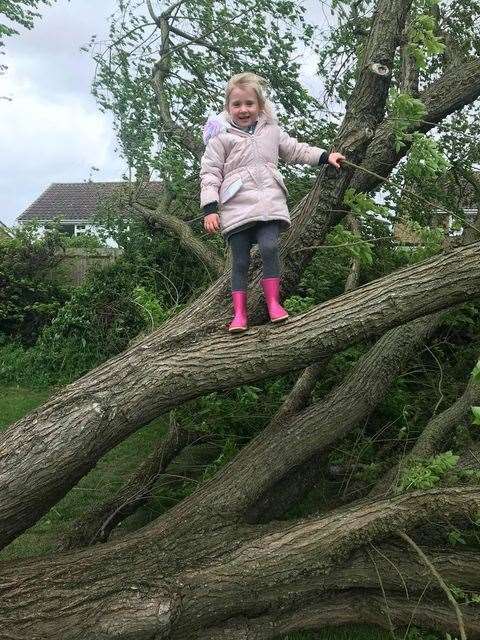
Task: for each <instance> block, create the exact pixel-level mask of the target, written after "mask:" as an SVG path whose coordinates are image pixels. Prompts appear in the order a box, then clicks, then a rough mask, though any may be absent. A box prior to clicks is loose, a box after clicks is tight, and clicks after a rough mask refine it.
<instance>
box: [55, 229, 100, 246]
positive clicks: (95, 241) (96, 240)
mask: <svg viewBox="0 0 480 640" xmlns="http://www.w3.org/2000/svg"><path fill="white" fill-rule="evenodd" d="M64 243H65V246H66V247H71V248H79V249H100V248H101V247H104V246H105V244H104V242H102V240H101V238H100V237H98V236H96V235H95V234H93V233H91V232H89V231H87V232H85V233H81V234H79V235H78V236H66V237H65V241H64Z"/></svg>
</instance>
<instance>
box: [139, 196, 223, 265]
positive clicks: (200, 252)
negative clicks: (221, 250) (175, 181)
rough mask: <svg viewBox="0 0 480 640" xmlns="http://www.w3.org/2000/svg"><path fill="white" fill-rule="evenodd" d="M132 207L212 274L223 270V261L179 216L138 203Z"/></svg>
mask: <svg viewBox="0 0 480 640" xmlns="http://www.w3.org/2000/svg"><path fill="white" fill-rule="evenodd" d="M133 207H134V209H135V210H136V211H137V212H138V213H139V214H140V215H141V216H142V217H143V218H144V219H145V220H147V221H148V222H150V223H153V224H154V225H155V226H156V227H157V228H160V229H165V230H166V231H167V232H168V233H170V234H171V235H172V236H173V237H174V238H176V239H177V240H178V241H179V243H180V245H181V246H182V247H183V248H184V249H186V250H187V251H188V252H190V253H191V254H193V255H194V256H195V257H196V258H198V260H199V261H200V262H201V263H202V264H204V265H205V266H206V267H207V268H208V270H209V271H210V272H211V273H212V275H214V276H216V277H218V276H219V275H220V274H221V273H222V272H223V270H224V262H223V260H222V258H221V256H219V255H218V254H217V253H216V252H215V251H213V250H212V249H210V247H209V246H208V245H207V244H206V243H205V242H202V241H201V240H200V239H199V238H197V236H196V235H195V234H194V233H193V231H192V229H191V227H190V226H189V225H188V224H186V223H185V222H184V221H183V220H180V218H177V217H175V216H172V215H170V214H168V213H165V212H163V211H161V210H160V209H156V210H155V211H153V210H152V209H148V208H147V207H144V206H143V205H141V204H140V203H138V202H137V203H134V205H133Z"/></svg>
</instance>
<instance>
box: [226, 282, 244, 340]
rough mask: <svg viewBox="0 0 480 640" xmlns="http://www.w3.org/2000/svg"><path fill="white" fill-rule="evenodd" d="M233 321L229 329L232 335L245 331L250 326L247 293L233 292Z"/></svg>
mask: <svg viewBox="0 0 480 640" xmlns="http://www.w3.org/2000/svg"><path fill="white" fill-rule="evenodd" d="M232 301H233V320H232V322H231V323H230V326H229V327H228V330H229V331H230V332H231V333H239V332H240V331H245V330H246V329H247V326H248V318H247V292H246V291H232Z"/></svg>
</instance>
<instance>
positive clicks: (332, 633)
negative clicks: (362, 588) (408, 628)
mask: <svg viewBox="0 0 480 640" xmlns="http://www.w3.org/2000/svg"><path fill="white" fill-rule="evenodd" d="M399 637H400V638H403V636H399ZM391 638H392V636H391V635H390V633H389V632H387V631H383V630H381V629H376V628H374V627H369V626H365V625H352V626H348V627H340V628H339V627H325V629H322V631H320V632H317V633H291V634H290V635H288V636H286V637H285V639H284V640H391Z"/></svg>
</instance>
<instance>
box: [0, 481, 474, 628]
mask: <svg viewBox="0 0 480 640" xmlns="http://www.w3.org/2000/svg"><path fill="white" fill-rule="evenodd" d="M479 507H480V491H479V490H478V487H475V488H462V489H458V488H450V489H443V490H432V491H425V492H420V491H418V492H414V493H409V494H406V495H403V496H399V497H397V498H393V499H388V500H377V501H374V502H368V503H366V504H362V505H360V506H358V507H347V508H341V509H338V510H336V511H334V512H332V513H329V514H328V515H326V516H324V517H320V518H318V517H317V518H311V519H306V520H302V521H298V522H296V523H293V524H292V523H283V524H279V523H275V524H274V525H272V526H270V527H269V528H265V527H263V528H262V527H250V528H249V529H243V530H239V529H238V528H237V529H235V530H231V531H230V533H228V530H227V529H223V530H222V531H221V533H220V535H219V532H218V531H216V530H215V529H214V530H212V531H211V535H210V536H207V535H205V533H206V532H205V531H198V530H196V529H195V527H196V524H195V522H186V521H183V520H182V518H183V516H182V514H181V513H177V514H174V513H173V514H171V517H170V521H169V522H168V523H165V522H164V528H163V530H162V529H159V528H158V527H153V528H151V529H150V531H149V532H148V531H147V532H143V534H141V535H139V534H136V535H135V536H131V537H130V538H128V539H126V540H123V541H121V542H120V543H116V544H107V545H104V546H102V547H101V548H96V550H95V552H94V553H92V551H91V550H88V549H87V550H82V551H79V552H76V553H70V554H66V555H63V556H58V557H56V558H48V559H40V560H27V561H21V562H18V563H8V564H7V563H5V564H4V565H3V566H2V578H1V582H0V594H1V596H2V598H1V601H0V619H1V621H2V623H3V624H2V631H3V632H4V633H5V634H6V635H5V637H6V638H8V639H9V640H14V639H15V640H19V639H20V638H22V639H23V638H25V637H35V638H36V640H43V639H45V640H46V639H47V638H49V640H57V639H58V640H60V638H61V639H62V640H72V639H80V638H82V639H83V638H88V639H91V640H94V639H95V640H96V639H97V638H98V639H100V638H102V639H103V640H109V639H110V638H115V639H116V640H126V639H131V640H133V639H135V640H137V639H142V638H145V639H146V638H152V637H156V638H165V639H166V638H169V639H171V640H187V639H188V640H194V639H195V638H202V637H208V636H205V634H206V632H207V630H208V629H210V628H211V627H214V628H215V627H218V625H219V624H225V623H226V622H227V621H229V620H230V619H232V618H236V617H239V616H240V617H242V616H245V615H248V617H249V618H255V617H257V616H262V615H265V614H266V613H267V612H268V611H271V610H272V608H273V609H275V610H276V609H279V610H280V611H282V610H283V611H285V610H286V611H288V610H289V609H292V608H293V609H294V610H295V609H298V608H300V607H301V605H300V602H302V603H303V602H308V600H309V596H314V598H315V600H317V599H318V594H320V593H323V592H325V591H327V590H328V589H330V588H331V585H332V584H333V581H334V580H336V578H335V573H336V568H337V566H338V564H339V563H347V562H348V560H349V558H351V557H352V556H353V557H354V558H355V557H356V558H357V566H358V558H359V556H358V555H356V556H355V555H354V554H355V552H356V551H357V550H358V549H359V548H360V547H362V546H363V545H368V544H370V543H371V542H373V541H375V540H379V539H385V538H388V537H389V536H390V535H391V534H392V533H393V532H395V531H396V530H403V529H404V528H406V527H408V528H414V527H419V526H421V525H423V524H426V523H428V522H432V521H435V522H449V521H450V520H451V519H454V518H458V517H471V516H472V515H473V514H474V513H476V512H477V511H478V509H479ZM235 535H237V536H238V535H240V537H241V538H242V542H241V543H238V542H237V543H236V544H235V543H233V539H234V538H233V536H235ZM229 536H232V544H230V545H228V544H226V540H225V537H226V538H228V537H229ZM147 548H148V549H149V552H150V553H148V552H147V551H146V549H147ZM384 555H385V554H384ZM403 555H404V557H407V558H408V566H409V567H410V570H409V574H410V575H409V576H408V577H407V579H409V578H410V576H411V575H412V571H413V574H414V575H415V577H414V578H413V580H412V582H414V584H411V583H410V585H408V584H407V588H411V589H412V591H414V592H415V591H417V588H418V576H419V574H420V575H422V574H423V576H425V572H426V569H425V567H424V565H423V563H421V562H420V561H419V559H418V558H416V557H415V556H413V557H412V556H410V555H409V554H405V551H404V550H403ZM454 556H455V554H454ZM470 560H471V562H473V565H472V566H471V567H470V568H469V567H468V563H466V562H462V563H461V564H460V569H464V568H465V569H466V573H465V576H466V577H465V582H466V584H468V586H469V587H470V585H471V583H472V581H473V583H474V585H473V586H474V587H475V588H478V587H477V585H478V580H479V578H478V576H479V575H480V573H479V571H478V569H479V565H478V554H475V557H473V558H472V557H470ZM379 562H381V561H380V560H379ZM376 563H377V559H376ZM456 569H457V570H456ZM473 569H474V570H475V572H474V573H472V570H473ZM377 570H378V564H377V569H376V570H375V573H376V571H377ZM346 571H347V569H345V572H344V573H343V578H340V582H341V581H342V579H343V580H344V581H346V580H350V581H352V580H354V581H356V585H357V586H359V587H362V586H363V585H364V581H365V582H366V583H368V584H370V585H371V584H372V582H373V581H374V580H375V576H374V572H373V569H372V567H371V566H370V568H369V569H367V572H366V573H367V575H366V576H364V575H362V574H361V573H360V574H359V573H358V570H355V571H354V570H350V574H349V575H350V577H349V578H347V576H346ZM387 572H388V573H387V576H386V577H385V583H386V585H387V586H388V585H389V584H391V583H392V581H396V583H397V584H398V582H399V581H400V580H401V578H400V577H399V576H398V573H397V572H393V571H392V568H391V563H389V567H388V569H387ZM399 572H400V573H403V572H402V565H400V567H399ZM427 573H428V572H427ZM341 575H342V571H341V570H340V576H341ZM389 575H390V577H389ZM462 576H463V572H462V571H458V566H457V567H454V565H452V563H450V571H449V577H450V579H451V580H452V581H454V582H455V584H458V585H460V586H461V585H462V584H464V583H463V577H462ZM472 576H473V577H472ZM382 580H383V578H382ZM403 580H405V576H404V577H403ZM344 584H345V582H344ZM432 588H433V589H434V590H435V589H438V585H436V584H433V586H432ZM417 592H418V591H417ZM155 634H156V635H155ZM202 634H203V635H202Z"/></svg>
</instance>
